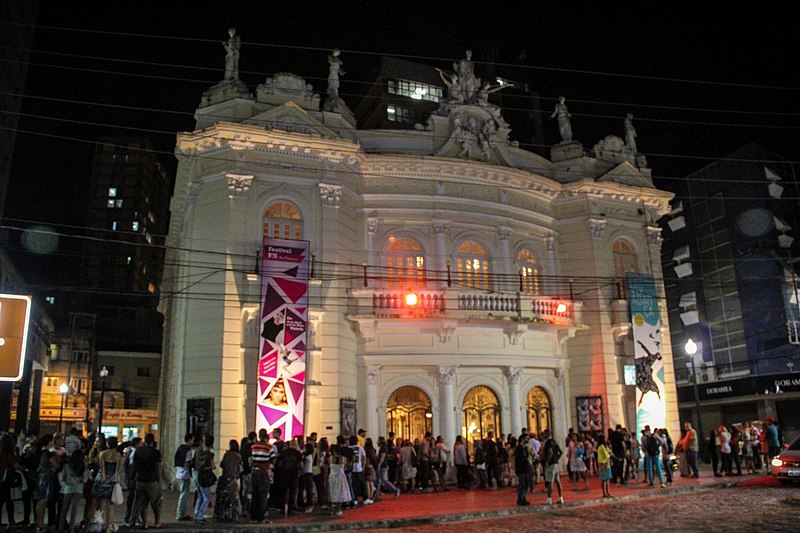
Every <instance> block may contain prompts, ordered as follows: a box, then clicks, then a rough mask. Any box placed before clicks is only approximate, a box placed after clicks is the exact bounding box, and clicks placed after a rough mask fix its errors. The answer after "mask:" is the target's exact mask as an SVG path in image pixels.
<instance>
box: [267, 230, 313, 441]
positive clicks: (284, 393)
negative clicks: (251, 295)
mask: <svg viewBox="0 0 800 533" xmlns="http://www.w3.org/2000/svg"><path fill="white" fill-rule="evenodd" d="M261 279H262V283H261V325H260V326H261V339H260V343H259V344H260V346H259V358H258V405H257V406H256V431H258V430H259V429H261V428H266V430H267V431H268V432H270V433H271V432H272V430H273V429H274V428H279V429H280V430H281V435H282V436H283V438H284V439H287V440H288V439H289V438H291V437H294V436H296V435H303V423H304V420H303V413H304V408H305V380H306V337H307V326H308V242H307V241H287V240H282V239H268V238H265V239H264V251H263V254H262V260H261Z"/></svg>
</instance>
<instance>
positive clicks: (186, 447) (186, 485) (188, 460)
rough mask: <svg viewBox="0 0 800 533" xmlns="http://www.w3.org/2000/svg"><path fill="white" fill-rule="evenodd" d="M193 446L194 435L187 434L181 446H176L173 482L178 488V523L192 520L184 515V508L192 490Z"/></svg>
mask: <svg viewBox="0 0 800 533" xmlns="http://www.w3.org/2000/svg"><path fill="white" fill-rule="evenodd" d="M193 446H194V435H193V434H192V433H187V434H186V436H185V437H184V438H183V444H181V445H180V446H178V449H177V450H176V451H175V459H174V466H175V480H176V481H177V482H178V485H179V487H180V495H179V496H178V507H177V508H176V510H175V520H178V521H187V520H192V516H191V515H189V514H187V513H186V506H187V504H188V502H189V494H190V492H191V488H192V458H193V456H194V452H193V451H192V447H193Z"/></svg>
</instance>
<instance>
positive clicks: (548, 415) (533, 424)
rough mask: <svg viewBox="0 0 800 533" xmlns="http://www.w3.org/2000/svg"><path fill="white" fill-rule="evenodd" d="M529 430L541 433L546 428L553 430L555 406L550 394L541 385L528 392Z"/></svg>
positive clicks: (537, 433)
mask: <svg viewBox="0 0 800 533" xmlns="http://www.w3.org/2000/svg"><path fill="white" fill-rule="evenodd" d="M526 403H527V406H528V430H529V431H530V432H532V433H535V434H536V435H541V434H542V431H544V430H545V429H550V430H552V427H553V407H552V405H551V404H550V396H549V395H548V394H547V392H546V391H545V390H544V389H543V388H541V387H534V388H532V389H531V390H530V391H529V392H528V398H527V402H526Z"/></svg>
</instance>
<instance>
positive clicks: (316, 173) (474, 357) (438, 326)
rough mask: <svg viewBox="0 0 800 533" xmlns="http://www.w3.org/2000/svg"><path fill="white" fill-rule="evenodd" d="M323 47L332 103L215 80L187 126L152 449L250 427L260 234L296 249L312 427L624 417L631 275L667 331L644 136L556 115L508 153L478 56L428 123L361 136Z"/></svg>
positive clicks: (631, 408)
mask: <svg viewBox="0 0 800 533" xmlns="http://www.w3.org/2000/svg"><path fill="white" fill-rule="evenodd" d="M329 61H330V65H331V67H330V68H331V74H330V76H329V80H328V84H329V87H328V91H327V95H324V96H322V97H321V96H320V95H319V94H316V93H314V92H313V88H312V87H311V85H309V84H307V83H306V80H304V79H303V78H301V77H298V76H295V75H293V74H286V73H282V74H276V75H274V76H273V77H271V78H268V79H267V80H266V81H265V82H264V83H263V84H261V85H259V86H258V87H257V89H256V90H255V92H251V91H250V90H249V89H248V87H247V86H246V85H245V84H244V83H242V82H241V81H240V80H238V79H237V76H236V74H235V73H234V74H233V75H226V77H227V78H228V79H227V80H226V81H223V82H221V83H220V84H218V85H216V86H214V87H213V88H211V89H210V90H208V91H206V93H204V94H203V96H202V101H201V104H200V106H199V108H198V109H197V112H196V119H197V126H196V129H195V131H190V132H183V133H180V134H179V135H178V138H177V145H176V149H175V153H176V156H177V158H178V160H179V166H178V173H177V180H176V184H175V191H174V195H173V199H172V207H171V211H172V218H171V225H170V229H169V235H168V240H167V246H168V251H167V259H166V266H165V272H164V288H163V295H162V309H163V310H164V312H165V316H166V325H165V331H166V338H165V343H164V365H165V366H164V372H163V381H162V383H161V388H162V394H161V398H162V400H161V402H162V405H161V415H162V418H161V432H162V447H163V448H164V449H167V450H168V449H173V448H174V447H175V446H176V445H177V444H178V443H179V442H180V440H181V439H182V438H183V434H184V433H185V432H186V431H187V430H192V431H198V432H209V433H212V434H214V435H215V437H216V439H217V443H218V445H219V446H221V447H224V446H225V445H226V443H227V442H228V440H229V439H240V438H241V437H242V436H244V435H246V434H247V433H248V432H249V431H253V430H254V429H257V427H256V425H257V420H258V417H257V411H258V409H259V406H258V405H257V403H258V402H259V401H261V399H263V397H264V394H265V389H264V388H263V387H262V383H261V382H262V380H261V378H260V377H259V372H260V371H261V370H260V366H259V361H260V358H261V356H262V355H263V353H264V352H262V351H261V346H262V343H263V339H262V335H261V332H262V329H263V326H264V321H265V320H267V321H268V320H269V317H268V318H266V319H265V316H264V315H265V312H264V311H263V309H262V286H263V285H262V284H263V283H264V276H266V275H267V274H268V272H267V271H268V270H269V262H268V261H262V252H263V248H264V238H265V237H266V238H278V239H284V240H288V241H307V246H308V251H309V254H308V257H307V260H308V276H307V279H305V280H301V281H304V282H306V283H307V287H308V293H307V309H306V310H305V312H306V315H305V318H306V319H307V325H308V328H307V333H306V337H305V342H304V346H303V347H302V348H303V350H302V351H301V352H300V353H299V355H300V356H302V358H303V359H304V362H305V365H306V366H305V372H302V373H299V374H296V375H295V376H294V378H293V379H295V381H298V383H299V384H300V385H302V387H300V388H297V389H296V390H295V391H294V395H295V397H294V398H293V400H292V402H291V406H292V407H294V408H295V409H297V410H298V411H297V412H296V413H295V417H296V418H297V423H302V428H303V431H304V432H305V434H309V433H311V432H312V431H315V432H317V433H318V434H319V435H320V436H329V437H335V436H336V435H338V434H340V433H341V432H349V431H353V429H354V426H357V427H359V428H361V427H363V428H365V429H366V430H367V434H368V435H369V436H372V437H377V436H378V435H386V434H388V433H389V432H394V433H395V435H396V436H398V437H410V438H414V437H420V436H422V435H423V434H424V432H425V431H431V432H433V434H434V435H436V434H441V435H443V436H444V437H445V439H446V441H447V442H448V444H450V443H452V442H453V440H454V439H455V437H456V436H457V435H463V436H464V437H465V438H466V439H468V440H470V441H472V440H473V439H474V438H478V437H482V436H485V435H486V434H487V433H488V432H489V431H493V432H494V433H495V434H498V433H503V434H507V433H514V434H518V433H519V432H520V430H521V429H522V428H524V427H527V428H531V429H532V430H534V431H541V430H543V429H545V428H550V429H551V430H553V431H554V432H555V435H556V436H557V437H560V438H562V439H563V436H564V435H565V433H566V432H567V430H568V428H570V427H574V428H576V429H577V428H584V429H588V428H591V429H594V430H602V429H607V428H608V427H613V426H614V425H616V424H622V425H624V426H627V427H635V416H636V410H637V407H638V406H637V404H636V402H637V400H636V394H635V389H636V386H635V385H626V381H625V372H624V369H625V367H626V366H633V364H634V339H633V337H632V330H633V327H632V325H631V324H632V320H631V312H630V306H629V301H628V298H629V287H628V285H627V284H626V281H625V279H626V278H625V275H626V274H627V273H629V272H638V273H641V274H649V275H652V276H653V277H654V278H655V281H656V288H657V296H658V298H657V301H658V307H657V314H658V315H660V317H661V322H662V324H664V325H665V329H666V324H667V319H666V312H665V306H664V300H663V284H662V283H661V281H660V280H661V278H662V274H661V260H660V242H661V238H660V229H659V227H658V225H657V223H656V221H657V220H658V219H659V218H660V217H661V216H662V215H664V214H666V213H667V212H668V211H669V209H670V208H669V206H668V202H669V200H670V199H671V197H672V195H671V194H670V193H667V192H664V191H659V190H657V189H656V188H655V187H654V185H653V182H652V178H651V172H650V170H649V169H648V168H647V165H646V161H645V160H644V157H643V156H641V155H639V154H637V153H636V149H635V145H633V146H631V143H626V142H625V141H623V140H622V139H621V138H619V137H616V136H613V135H609V136H608V137H606V138H605V139H603V140H601V141H600V142H598V143H597V144H596V145H594V146H593V149H591V150H586V149H584V147H583V146H582V145H581V144H580V143H579V142H576V141H572V140H571V133H570V132H569V131H568V130H569V118H568V116H567V117H566V118H564V117H562V121H561V123H560V126H561V132H562V138H565V140H564V141H563V142H561V143H559V144H557V145H555V146H553V147H552V150H551V158H550V159H546V158H543V157H541V156H539V155H536V154H534V153H531V152H529V151H526V150H523V149H521V148H519V147H518V145H517V144H516V143H514V142H513V141H512V140H511V138H510V136H509V133H510V126H509V125H508V124H507V123H506V122H505V120H504V119H503V116H502V110H501V109H499V108H498V107H497V106H495V105H492V104H491V103H489V101H488V99H487V96H488V94H487V92H488V91H487V88H488V86H487V85H481V81H480V79H479V78H477V77H475V73H474V71H473V70H472V68H473V67H472V64H471V62H469V59H468V58H467V59H464V60H462V61H461V62H460V63H456V64H454V69H455V70H456V71H457V72H456V74H459V76H458V78H457V79H456V77H455V76H454V77H453V78H452V79H451V80H450V82H449V83H447V85H449V87H448V88H447V90H445V91H444V92H443V91H442V89H441V88H439V89H438V91H439V93H443V94H442V96H441V97H440V98H439V100H440V101H439V107H438V109H437V110H436V111H434V112H433V113H431V115H430V116H429V117H428V118H427V120H426V121H423V123H421V124H419V125H417V126H416V127H414V128H413V129H393V130H359V129H357V128H356V126H355V120H354V117H353V114H352V113H351V112H350V110H349V109H348V108H347V106H346V105H345V103H344V102H343V101H342V100H341V98H339V96H338V92H337V89H338V71H337V70H336V69H337V66H336V64H335V62H336V57H334V56H333V55H332V56H331V57H329ZM470 76H471V77H470ZM443 78H444V77H443ZM416 89H418V87H417V88H415V90H416ZM395 112H396V108H395ZM620 129H622V121H620ZM408 295H413V296H415V297H416V303H414V302H408V301H407V300H406V296H408ZM634 322H635V321H634ZM662 342H663V345H661V353H660V362H661V364H662V365H663V367H662V370H663V372H662V373H661V374H660V381H661V385H660V387H661V388H660V393H659V398H660V399H662V400H663V401H664V404H665V416H666V419H665V424H666V425H667V427H669V429H670V430H671V431H672V432H673V433H674V434H677V426H678V420H677V398H676V393H675V381H674V372H673V366H672V352H671V346H670V344H669V335H668V334H666V331H665V334H664V335H663V338H662ZM297 376H300V377H299V378H298V377H297ZM154 385H155V384H154ZM287 385H288V380H287V381H286V382H285V383H284V386H287ZM300 393H302V394H303V397H302V399H301V398H299V396H298V395H299V394H300ZM650 394H651V395H653V393H650ZM350 417H353V418H352V419H351V418H350ZM287 427H288V426H287ZM295 427H299V426H297V425H295ZM284 436H286V435H284Z"/></svg>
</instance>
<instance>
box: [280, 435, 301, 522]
mask: <svg viewBox="0 0 800 533" xmlns="http://www.w3.org/2000/svg"><path fill="white" fill-rule="evenodd" d="M302 461H303V455H302V454H301V453H300V447H299V446H298V444H297V441H296V440H295V439H292V440H290V441H289V442H288V444H287V445H286V446H284V447H283V451H282V452H281V453H280V456H279V459H278V463H279V464H280V470H281V478H282V479H283V482H284V487H285V488H286V513H287V514H290V515H291V514H294V513H295V512H298V511H300V510H301V509H298V508H297V486H298V480H299V476H300V466H301V464H302Z"/></svg>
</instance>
